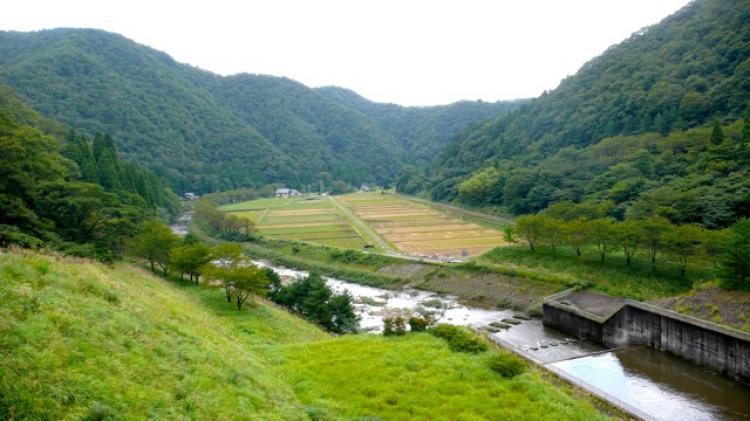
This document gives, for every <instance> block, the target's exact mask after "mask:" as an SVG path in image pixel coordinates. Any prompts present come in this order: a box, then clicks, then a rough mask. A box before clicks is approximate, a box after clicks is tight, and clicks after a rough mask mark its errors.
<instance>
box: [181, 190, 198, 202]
mask: <svg viewBox="0 0 750 421" xmlns="http://www.w3.org/2000/svg"><path fill="white" fill-rule="evenodd" d="M182 197H183V198H184V199H185V200H198V195H197V194H195V193H191V192H187V193H185V194H184V195H182Z"/></svg>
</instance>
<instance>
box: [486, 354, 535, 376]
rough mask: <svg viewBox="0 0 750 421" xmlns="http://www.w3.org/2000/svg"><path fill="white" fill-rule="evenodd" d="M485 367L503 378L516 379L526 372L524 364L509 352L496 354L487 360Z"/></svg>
mask: <svg viewBox="0 0 750 421" xmlns="http://www.w3.org/2000/svg"><path fill="white" fill-rule="evenodd" d="M487 365H489V366H490V368H491V369H492V370H493V371H495V372H497V373H498V374H500V375H501V376H503V377H505V378H512V377H516V376H517V375H519V374H521V373H523V372H524V371H526V363H525V362H524V361H523V360H522V359H521V358H519V357H517V356H515V355H513V354H511V353H509V352H498V353H495V354H492V356H490V357H489V358H488V359H487Z"/></svg>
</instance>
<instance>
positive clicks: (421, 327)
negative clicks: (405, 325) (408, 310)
mask: <svg viewBox="0 0 750 421" xmlns="http://www.w3.org/2000/svg"><path fill="white" fill-rule="evenodd" d="M428 325H429V322H428V321H427V320H426V319H424V318H422V317H410V318H409V329H410V330H411V331H412V332H424V331H425V330H427V326H428Z"/></svg>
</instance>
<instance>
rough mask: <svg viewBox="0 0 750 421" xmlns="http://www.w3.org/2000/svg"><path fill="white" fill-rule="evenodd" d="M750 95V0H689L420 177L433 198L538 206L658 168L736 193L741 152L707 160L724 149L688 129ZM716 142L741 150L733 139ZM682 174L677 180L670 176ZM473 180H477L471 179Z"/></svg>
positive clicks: (664, 174) (465, 141) (689, 185)
mask: <svg viewBox="0 0 750 421" xmlns="http://www.w3.org/2000/svg"><path fill="white" fill-rule="evenodd" d="M748 100H750V3H748V2H746V1H736V0H705V1H696V2H693V3H691V4H689V5H688V6H686V7H685V8H683V9H682V10H680V11H678V12H677V13H675V14H674V15H672V16H670V17H667V18H666V19H664V20H663V21H662V22H661V23H659V24H657V25H654V26H652V27H648V28H645V29H643V30H641V31H639V32H637V33H635V34H633V35H632V36H631V37H630V38H629V39H627V40H626V41H624V42H622V43H620V44H618V45H615V46H613V47H610V48H609V49H608V50H607V51H606V52H604V53H603V54H602V55H601V56H599V57H596V58H595V59H593V60H591V61H590V62H588V63H586V64H585V65H584V66H583V67H582V68H581V70H580V71H579V72H578V73H577V74H575V75H574V76H571V77H569V78H567V79H565V80H563V81H562V83H561V84H560V86H559V87H558V88H557V89H555V90H553V91H551V92H548V93H545V94H544V95H542V96H541V97H539V98H536V99H534V100H532V101H530V102H529V103H528V104H526V105H524V106H522V107H521V108H520V109H518V110H516V111H514V112H512V113H510V114H508V115H506V116H502V117H499V118H497V119H495V120H492V121H490V122H487V123H486V124H484V125H483V126H482V127H479V128H477V129H476V130H473V131H471V132H470V133H468V134H466V135H465V136H463V137H462V138H461V139H460V140H459V141H458V142H455V143H453V144H451V145H450V146H449V147H448V148H446V149H445V151H444V152H443V154H442V155H441V157H440V159H439V160H438V163H437V165H436V166H435V167H434V168H433V169H432V174H431V176H432V179H431V182H428V183H424V184H423V188H425V189H428V190H430V191H431V194H432V197H433V198H436V199H440V200H452V199H456V198H458V199H459V200H462V201H465V202H470V203H475V204H492V205H500V206H505V207H506V208H509V210H510V211H512V212H514V213H524V212H533V211H537V210H539V209H542V208H544V207H546V206H547V205H548V204H549V203H552V202H555V201H559V200H574V201H579V200H583V199H585V198H595V199H602V198H607V197H608V195H609V196H611V194H609V193H606V190H607V189H608V188H610V187H612V186H611V185H610V186H607V187H605V186H604V184H607V182H602V180H599V182H598V183H599V184H600V186H599V187H596V186H592V185H591V183H592V182H591V179H592V178H594V177H597V176H601V177H608V178H610V179H613V180H614V181H613V182H617V181H620V182H622V183H626V184H628V183H629V184H632V185H636V186H635V187H633V188H632V189H630V191H629V193H628V194H629V195H632V196H633V197H628V198H627V201H631V200H636V201H637V199H638V197H640V195H641V194H642V193H643V194H645V192H647V191H651V187H655V186H656V185H655V184H653V183H650V182H649V181H648V180H653V179H654V177H656V178H658V179H661V180H662V181H660V182H658V183H657V184H658V185H660V186H661V185H670V186H669V187H670V188H671V187H674V188H675V189H676V191H677V192H685V191H689V194H690V195H701V194H702V193H701V191H700V189H697V186H699V185H700V186H704V185H705V183H710V182H711V180H718V179H723V182H724V185H723V186H721V187H717V188H718V189H720V190H722V191H724V194H727V195H732V196H733V197H739V196H742V195H743V194H746V193H743V192H746V186H744V185H743V184H742V183H740V182H739V179H741V178H742V174H743V173H742V172H739V173H738V172H737V171H743V170H745V169H746V168H747V163H746V162H744V161H742V160H738V161H736V162H734V163H727V165H720V166H721V167H722V168H717V167H716V166H714V165H711V163H712V162H713V163H716V162H717V160H721V159H723V158H720V157H718V155H721V154H722V152H720V151H718V150H714V151H713V152H712V154H711V153H710V154H705V153H703V152H704V151H705V148H706V138H707V136H708V134H706V132H705V131H687V132H686V130H691V129H693V128H696V127H700V126H704V127H712V126H713V120H714V119H719V120H720V124H724V125H725V126H726V125H727V124H730V123H731V122H733V121H736V120H737V119H738V118H740V117H741V116H742V114H743V112H744V111H745V109H746V107H747V104H748ZM724 129H725V130H727V129H728V128H727V127H724ZM729 130H730V131H732V133H733V134H732V136H729V138H731V140H732V141H733V142H734V143H735V146H733V148H740V149H742V148H741V147H740V146H737V145H738V144H739V142H740V141H741V139H740V138H741V137H742V136H740V135H739V134H738V133H736V130H735V129H729ZM733 130H734V131H733ZM738 130H739V129H738ZM644 133H653V135H648V136H647V138H648V140H645V139H646V138H644V137H641V136H635V135H641V134H644ZM603 139H609V140H607V143H606V145H607V146H601V147H600V148H599V149H600V150H602V151H605V150H606V154H608V155H600V157H601V158H602V159H603V161H607V162H606V163H602V160H599V162H597V161H596V160H592V159H591V156H590V154H591V153H596V152H592V151H594V150H586V149H585V148H589V147H591V145H594V144H597V143H599V142H601V141H602V140H603ZM698 139H702V140H698ZM722 142H723V140H720V141H718V143H717V144H716V145H714V149H716V148H721V143H722ZM675 144H680V145H681V146H680V150H679V151H675V154H676V155H674V156H670V157H667V156H666V155H661V158H660V159H661V160H662V163H661V165H659V163H658V162H657V166H656V167H654V168H652V169H648V168H646V169H644V171H641V172H638V171H635V172H634V171H631V170H630V169H628V168H627V167H628V165H624V166H623V165H620V166H617V164H622V163H624V162H625V161H628V162H632V161H637V160H638V159H642V160H648V159H657V156H659V154H660V153H662V152H664V150H668V149H670V148H671V147H672V146H673V145H675ZM694 147H695V148H697V149H694ZM727 147H728V145H727ZM743 151H744V149H743ZM723 153H724V154H725V156H724V157H726V156H729V157H731V158H733V159H739V156H738V155H736V152H735V151H734V150H725V151H724V152H723ZM743 153H744V152H743ZM631 154H636V155H638V157H640V158H638V157H632V156H630V155H631ZM717 154H718V155H717ZM726 154H728V155H726ZM699 155H700V156H699ZM680 157H683V158H680ZM680 159H683V160H680ZM685 159H687V160H690V161H692V163H688V162H686V161H685ZM696 160H705V161H703V162H701V163H700V164H699V163H697V161H696ZM652 164H653V163H651V164H648V165H652ZM690 165H693V166H692V167H690ZM696 165H697V166H696ZM631 166H632V165H631ZM610 170H611V171H610ZM608 171H609V172H608ZM653 171H656V173H653ZM696 171H704V172H703V173H701V174H698V173H696ZM605 173H606V174H605ZM657 173H658V174H657ZM615 174H616V175H615ZM688 174H689V175H690V178H689V179H687V180H685V181H684V182H679V183H678V182H675V181H669V180H667V179H668V178H674V177H683V176H687V175H688ZM730 174H731V175H732V176H731V177H730V178H732V177H734V178H735V181H737V183H735V184H732V185H731V186H729V185H726V184H727V183H732V182H731V181H729V179H725V177H727V176H728V175H730ZM470 178H471V179H473V180H472V181H471V182H469V181H467V180H469V179H470ZM626 179H627V180H626ZM698 179H700V181H699V180H698ZM406 181H408V180H406ZM462 183H464V184H462ZM602 183H603V184H602ZM675 183H677V184H680V185H679V186H676V185H674V184H675ZM404 184H406V182H404ZM472 184H474V185H473V186H472ZM477 184H481V185H483V186H484V187H483V188H482V189H479V191H476V189H474V190H475V191H472V188H473V187H476V185H477ZM610 184H611V183H610ZM462 185H463V190H464V194H460V191H461V187H460V186H462ZM620 187H622V188H625V186H624V184H623V185H621V186H619V187H618V188H620ZM662 193H663V192H662ZM519 198H520V200H519ZM610 198H612V199H613V200H615V201H617V199H616V198H613V197H610ZM644 200H645V197H644ZM712 200H713V199H712ZM718 200H721V199H718ZM732 218H734V216H733V217H732ZM732 218H730V219H732ZM688 219H690V218H688ZM718 219H721V218H718ZM722 224H723V222H722V223H719V222H716V223H713V222H712V223H709V224H708V225H722Z"/></svg>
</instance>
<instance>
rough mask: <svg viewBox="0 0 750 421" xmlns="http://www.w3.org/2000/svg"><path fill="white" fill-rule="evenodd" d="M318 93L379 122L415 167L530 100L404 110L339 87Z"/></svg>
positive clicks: (456, 104)
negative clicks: (461, 134) (472, 128)
mask: <svg viewBox="0 0 750 421" xmlns="http://www.w3.org/2000/svg"><path fill="white" fill-rule="evenodd" d="M317 91H318V92H320V93H321V94H323V95H325V96H327V97H329V98H332V99H334V100H336V101H338V102H340V103H342V104H344V105H346V106H348V107H351V108H354V109H356V110H359V111H360V112H362V113H363V114H365V115H367V116H368V117H370V118H372V119H373V120H375V121H377V122H378V124H380V125H381V126H382V127H383V128H384V129H385V130H386V131H387V132H388V133H390V134H391V135H392V136H394V137H395V138H397V139H399V140H401V141H402V142H403V145H404V147H405V148H406V149H407V151H408V153H409V156H410V157H411V158H412V159H413V161H412V162H410V163H412V164H416V165H428V164H430V163H432V161H433V160H434V159H435V158H436V157H437V156H438V155H439V154H440V152H441V151H442V150H443V148H444V147H445V146H446V145H447V144H448V143H450V142H451V141H452V140H454V138H455V136H456V135H457V134H458V133H459V132H461V131H462V130H465V129H467V128H468V127H470V126H471V125H472V124H478V123H479V122H484V121H485V120H487V119H490V118H494V117H497V116H499V115H502V114H505V113H507V112H509V111H511V110H513V109H515V108H518V107H519V106H521V105H522V104H524V103H525V102H527V101H528V100H515V101H498V102H494V103H488V102H483V101H459V102H456V103H453V104H449V105H440V106H432V107H404V106H401V105H397V104H383V103H377V102H373V101H370V100H368V99H366V98H363V97H362V96H360V95H359V94H357V93H356V92H353V91H351V90H349V89H344V88H339V87H336V86H326V87H323V88H318V89H317Z"/></svg>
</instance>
